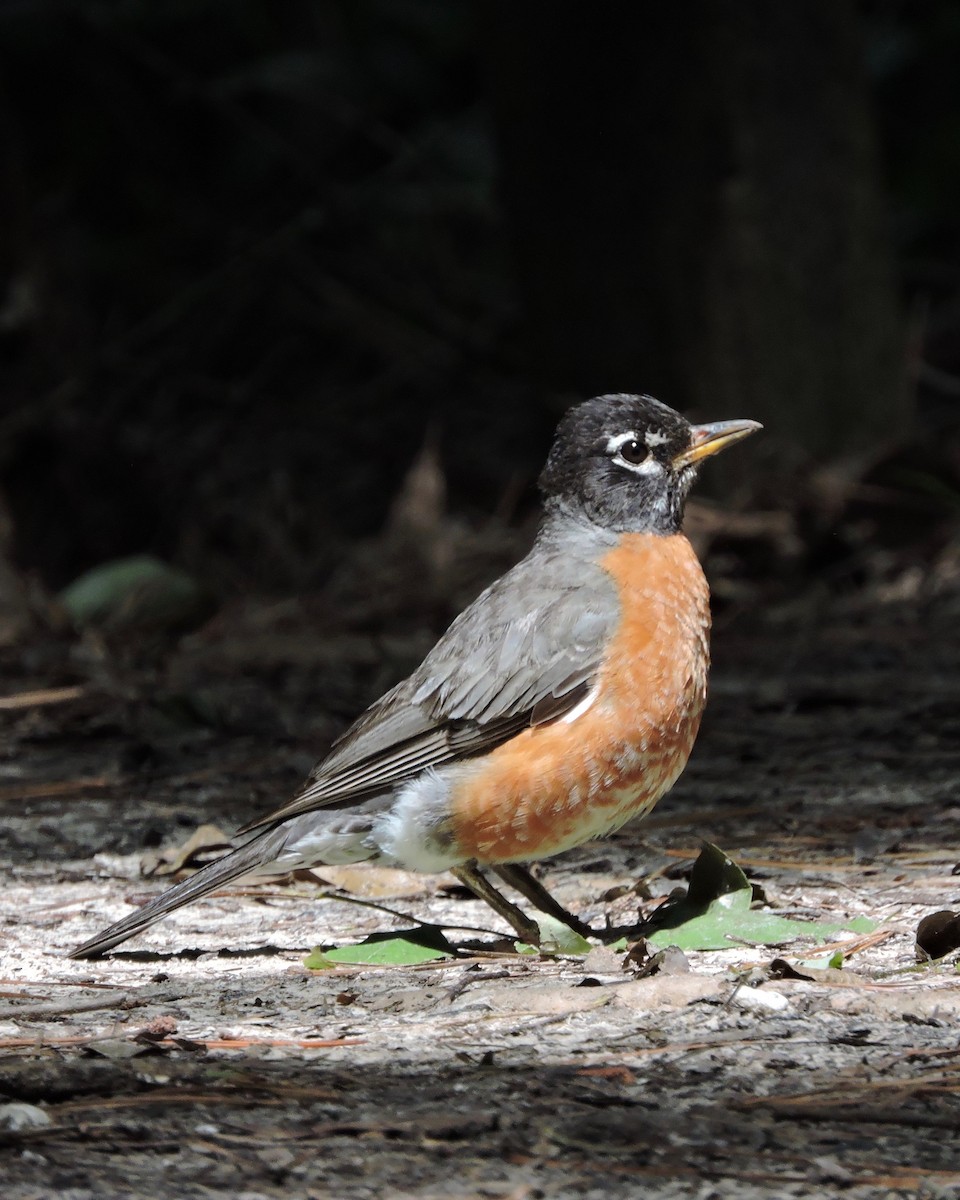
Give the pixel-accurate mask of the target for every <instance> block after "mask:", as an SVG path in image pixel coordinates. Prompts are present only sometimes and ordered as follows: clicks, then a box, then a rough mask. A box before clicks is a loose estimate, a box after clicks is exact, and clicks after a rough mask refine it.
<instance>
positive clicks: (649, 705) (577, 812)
mask: <svg viewBox="0 0 960 1200" xmlns="http://www.w3.org/2000/svg"><path fill="white" fill-rule="evenodd" d="M602 565H603V567H604V568H605V569H606V570H607V571H609V573H610V574H611V575H612V576H613V578H614V579H615V580H616V583H617V587H618V590H619V595H620V604H621V621H620V627H619V630H618V632H617V635H616V637H615V638H614V639H613V641H612V643H611V644H610V646H609V648H608V652H607V658H606V662H605V663H604V666H603V668H602V669H601V671H600V673H599V676H598V679H597V683H596V685H595V687H594V693H593V700H592V703H590V705H589V706H588V707H587V708H586V709H585V711H583V712H582V713H581V715H580V716H578V717H576V718H575V719H574V720H572V721H563V720H559V721H555V722H553V723H552V724H549V725H542V726H537V727H534V728H530V729H527V730H524V731H523V732H522V733H520V734H519V735H518V736H516V737H514V738H512V739H511V740H510V741H509V742H507V743H505V744H504V745H503V746H500V747H499V748H498V749H496V750H494V751H493V752H492V753H491V754H489V755H487V756H486V757H484V758H482V759H479V760H477V762H476V764H475V765H472V769H471V770H469V771H467V772H465V773H464V776H463V777H462V780H461V782H460V783H459V785H458V786H457V787H456V788H455V790H454V793H453V795H452V797H451V809H452V811H451V818H452V820H451V827H452V831H453V832H454V834H455V840H456V843H457V846H458V849H459V850H460V851H461V852H462V853H463V855H464V857H466V858H474V859H476V860H477V861H478V862H480V863H505V862H522V861H526V860H530V859H533V858H541V857H548V856H550V855H552V854H558V853H560V852H561V851H562V850H568V849H570V848H571V847H572V846H578V845H580V843H582V842H585V841H587V840H588V839H590V838H593V837H598V836H600V835H601V834H604V833H607V832H609V831H610V830H613V829H616V828H618V827H619V826H620V825H622V824H623V823H624V822H625V821H628V820H629V819H630V818H631V817H634V816H638V815H640V814H642V813H646V812H648V811H649V810H650V809H651V808H652V807H653V806H654V804H656V802H657V801H658V800H659V799H660V797H661V796H662V795H663V794H664V792H666V791H667V790H668V789H669V788H670V787H672V785H673V784H674V782H675V781H676V779H677V777H678V776H679V775H680V772H681V771H682V770H683V768H684V767H685V766H686V762H687V758H688V757H689V755H690V750H691V748H692V746H693V742H694V739H695V738H696V735H697V730H698V728H699V725H700V717H701V714H702V712H703V706H704V702H705V700H706V686H707V668H708V665H709V650H708V634H709V626H710V609H709V596H708V592H707V584H706V580H705V579H704V576H703V571H702V569H701V567H700V563H699V562H698V561H697V557H696V555H695V554H694V552H693V548H692V547H691V545H690V543H689V542H688V541H687V539H686V538H685V537H683V535H682V534H677V535H675V536H673V537H660V536H657V535H655V534H630V535H627V536H625V537H623V538H621V540H620V543H619V545H618V546H617V548H616V549H615V550H612V551H610V552H609V553H608V554H607V555H606V556H605V557H604V559H603V560H602Z"/></svg>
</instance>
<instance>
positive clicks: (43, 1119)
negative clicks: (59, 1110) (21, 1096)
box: [0, 1100, 51, 1133]
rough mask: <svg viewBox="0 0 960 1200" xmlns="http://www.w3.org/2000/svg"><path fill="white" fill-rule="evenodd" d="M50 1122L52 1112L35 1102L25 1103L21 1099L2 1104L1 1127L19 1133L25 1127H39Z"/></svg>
mask: <svg viewBox="0 0 960 1200" xmlns="http://www.w3.org/2000/svg"><path fill="white" fill-rule="evenodd" d="M49 1124H51V1121H50V1114H49V1113H48V1112H47V1111H46V1110H45V1109H43V1108H38V1107H37V1106H36V1105H35V1104H23V1103H21V1102H20V1101H19V1100H13V1101H11V1102H10V1103H9V1104H0V1129H8V1130H10V1132H11V1133H19V1132H20V1131H21V1130H23V1129H38V1128H39V1127H40V1126H41V1125H49Z"/></svg>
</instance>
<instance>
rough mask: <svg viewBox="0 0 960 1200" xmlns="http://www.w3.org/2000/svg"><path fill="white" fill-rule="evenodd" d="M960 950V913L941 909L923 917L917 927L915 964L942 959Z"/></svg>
mask: <svg viewBox="0 0 960 1200" xmlns="http://www.w3.org/2000/svg"><path fill="white" fill-rule="evenodd" d="M953 950H960V913H955V912H952V911H951V910H950V909H949V908H943V909H941V910H940V911H939V912H935V913H930V914H928V915H927V916H925V917H924V918H923V919H922V920H921V922H920V924H919V925H918V926H917V962H930V960H931V959H935V958H943V957H944V956H945V955H947V954H950V953H951V951H953Z"/></svg>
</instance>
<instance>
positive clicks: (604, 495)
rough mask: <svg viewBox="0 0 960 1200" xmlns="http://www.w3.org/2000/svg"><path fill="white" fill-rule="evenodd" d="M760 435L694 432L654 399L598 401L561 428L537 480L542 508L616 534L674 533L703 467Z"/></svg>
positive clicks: (750, 425)
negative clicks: (580, 516) (581, 518)
mask: <svg viewBox="0 0 960 1200" xmlns="http://www.w3.org/2000/svg"><path fill="white" fill-rule="evenodd" d="M760 428H761V426H760V425H759V424H758V423H757V422H756V421H717V422H715V423H714V424H711V425H691V424H690V422H689V421H687V420H686V418H684V417H682V416H681V415H680V414H679V413H678V412H674V410H673V409H672V408H667V406H666V405H665V404H661V403H660V401H659V400H654V398H653V397H652V396H628V395H622V394H617V395H611V396H597V397H596V398H595V399H593V400H587V401H586V402H585V403H583V404H578V405H576V406H575V407H573V408H571V409H570V410H569V411H568V412H567V414H566V415H565V416H564V418H563V420H562V421H561V422H560V424H559V426H558V427H557V435H556V438H555V440H554V443H553V446H552V448H551V450H550V454H549V456H548V458H547V464H546V466H545V467H544V468H543V473H542V474H541V476H540V490H541V491H542V493H543V499H544V506H545V508H546V510H547V512H548V513H550V512H551V511H556V510H563V511H567V512H570V513H573V514H583V515H584V516H586V517H587V518H588V519H589V520H590V521H591V522H592V523H593V524H595V525H599V526H600V527H601V528H603V529H610V530H612V531H615V532H618V533H620V532H637V533H645V532H646V533H663V534H667V533H676V532H677V531H678V530H679V528H680V525H681V522H682V521H683V505H684V501H685V500H686V498H687V493H688V492H689V491H690V487H691V485H692V484H693V481H694V480H695V479H696V477H697V472H698V471H699V469H700V463H701V462H702V461H703V460H704V459H705V458H708V457H709V456H710V455H711V454H716V453H717V451H718V450H723V449H725V448H726V447H727V446H731V445H733V443H734V442H738V441H740V439H741V438H745V437H747V436H748V435H749V434H751V433H755V432H756V430H758V429H760Z"/></svg>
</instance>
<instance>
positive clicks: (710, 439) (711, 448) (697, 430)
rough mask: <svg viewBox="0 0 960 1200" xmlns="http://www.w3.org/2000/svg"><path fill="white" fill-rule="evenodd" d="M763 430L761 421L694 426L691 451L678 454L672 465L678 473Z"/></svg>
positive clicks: (724, 422) (691, 434)
mask: <svg viewBox="0 0 960 1200" xmlns="http://www.w3.org/2000/svg"><path fill="white" fill-rule="evenodd" d="M762 428H763V426H762V425H761V424H760V422H759V421H714V422H712V424H710V425H693V426H691V428H690V447H689V449H687V450H684V451H682V453H680V454H678V455H677V457H676V458H675V459H674V460H673V463H672V465H673V467H674V468H675V469H676V470H678V471H679V470H680V469H681V468H683V467H690V466H693V464H694V463H698V462H700V461H701V460H702V459H704V458H709V457H710V456H711V455H712V454H719V453H720V451H721V450H726V448H727V447H728V446H732V445H733V444H734V442H741V441H743V439H744V438H745V437H749V436H750V434H751V433H756V432H757V430H758V429H762Z"/></svg>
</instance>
